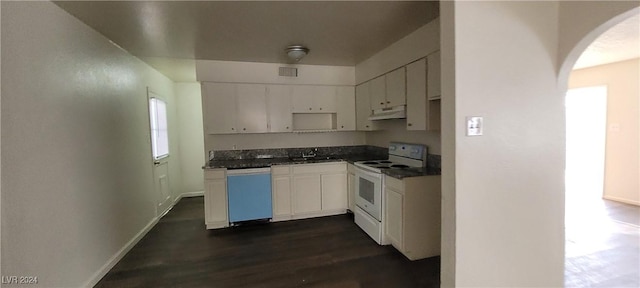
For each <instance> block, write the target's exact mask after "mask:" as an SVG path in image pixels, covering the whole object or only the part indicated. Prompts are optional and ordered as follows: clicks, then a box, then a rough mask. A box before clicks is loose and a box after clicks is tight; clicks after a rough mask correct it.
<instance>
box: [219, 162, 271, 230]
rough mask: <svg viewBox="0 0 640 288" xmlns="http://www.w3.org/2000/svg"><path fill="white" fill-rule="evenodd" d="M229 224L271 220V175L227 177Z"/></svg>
mask: <svg viewBox="0 0 640 288" xmlns="http://www.w3.org/2000/svg"><path fill="white" fill-rule="evenodd" d="M227 191H228V193H229V195H228V196H229V197H228V199H229V222H231V223H234V222H240V221H248V220H258V219H270V218H272V207H273V206H272V204H271V174H249V175H228V176H227Z"/></svg>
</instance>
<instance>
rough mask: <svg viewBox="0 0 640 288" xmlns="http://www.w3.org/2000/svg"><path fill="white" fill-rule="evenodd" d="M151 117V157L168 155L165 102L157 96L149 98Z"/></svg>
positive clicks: (158, 157)
mask: <svg viewBox="0 0 640 288" xmlns="http://www.w3.org/2000/svg"><path fill="white" fill-rule="evenodd" d="M149 115H150V117H151V119H150V121H151V149H152V150H153V159H154V160H158V159H161V158H164V157H167V156H169V133H168V129H167V104H166V103H164V101H162V100H160V99H158V98H151V99H149Z"/></svg>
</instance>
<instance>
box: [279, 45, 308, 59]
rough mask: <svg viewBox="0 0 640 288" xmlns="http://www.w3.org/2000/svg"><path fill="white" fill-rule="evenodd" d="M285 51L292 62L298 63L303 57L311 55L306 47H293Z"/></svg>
mask: <svg viewBox="0 0 640 288" xmlns="http://www.w3.org/2000/svg"><path fill="white" fill-rule="evenodd" d="M284 51H286V52H287V56H288V57H289V59H291V61H294V62H298V61H300V59H302V57H304V56H306V55H307V53H309V48H307V47H304V46H302V45H291V46H288V47H287V49H285V50H284Z"/></svg>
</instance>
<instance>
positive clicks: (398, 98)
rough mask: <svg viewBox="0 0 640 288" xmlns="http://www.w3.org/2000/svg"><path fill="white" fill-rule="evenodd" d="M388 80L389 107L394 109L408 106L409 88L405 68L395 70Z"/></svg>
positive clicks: (387, 76) (390, 73)
mask: <svg viewBox="0 0 640 288" xmlns="http://www.w3.org/2000/svg"><path fill="white" fill-rule="evenodd" d="M385 76H386V77H385V79H386V84H387V85H386V91H387V92H386V102H385V105H386V106H387V107H394V106H400V105H405V104H407V88H406V87H407V86H406V74H405V67H401V68H398V69H396V70H393V71H391V72H389V73H387V75H385Z"/></svg>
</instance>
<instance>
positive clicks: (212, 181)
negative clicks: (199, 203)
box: [204, 169, 229, 229]
mask: <svg viewBox="0 0 640 288" xmlns="http://www.w3.org/2000/svg"><path fill="white" fill-rule="evenodd" d="M226 172H227V169H208V170H205V171H204V180H205V181H204V199H205V201H204V211H205V225H206V226H207V229H215V228H223V227H228V226H229V217H228V215H229V214H228V213H227V173H226Z"/></svg>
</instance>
